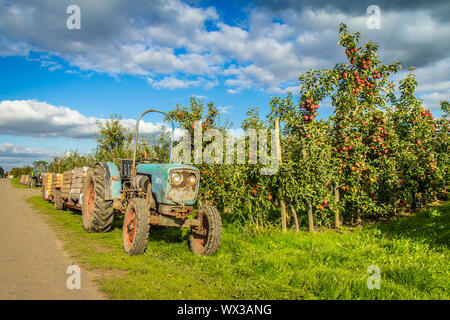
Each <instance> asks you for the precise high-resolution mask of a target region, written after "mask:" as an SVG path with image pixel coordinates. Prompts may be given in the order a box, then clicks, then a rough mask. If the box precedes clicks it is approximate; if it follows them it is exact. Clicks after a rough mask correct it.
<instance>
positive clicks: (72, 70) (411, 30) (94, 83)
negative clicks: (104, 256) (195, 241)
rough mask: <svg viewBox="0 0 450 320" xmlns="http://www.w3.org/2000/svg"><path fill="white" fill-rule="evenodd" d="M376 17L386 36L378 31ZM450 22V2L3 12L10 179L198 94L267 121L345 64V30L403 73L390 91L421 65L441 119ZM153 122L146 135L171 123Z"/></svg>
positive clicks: (21, 7)
mask: <svg viewBox="0 0 450 320" xmlns="http://www.w3.org/2000/svg"><path fill="white" fill-rule="evenodd" d="M72 5H76V6H78V8H79V9H80V15H79V18H80V19H79V20H73V19H74V17H75V16H74V11H72V10H68V8H69V9H70V6H72ZM370 5H377V6H378V8H379V18H380V20H379V21H380V25H379V28H369V27H368V24H367V21H368V19H369V18H371V17H372V18H373V17H374V14H375V13H374V12H373V11H369V12H368V7H369V6H370ZM449 18H450V1H446V0H445V1H439V0H434V1H415V0H391V1H364V0H362V1H355V0H347V1H340V0H335V1H325V0H316V1H307V0H305V1H303V0H264V1H259V0H253V1H236V0H228V1H200V0H192V1H181V0H167V1H139V0H96V1H91V0H78V1H76V0H69V1H66V0H36V1H31V0H0V167H3V168H4V169H7V170H8V169H10V168H11V167H21V166H23V165H27V164H32V162H33V161H34V160H36V159H44V160H45V159H52V158H53V157H54V156H60V155H62V154H64V153H65V152H66V151H68V150H78V151H79V152H80V153H85V152H89V151H91V150H92V149H93V148H94V147H95V142H94V140H93V134H94V132H95V130H96V121H97V120H99V121H104V119H107V118H109V116H110V114H111V113H116V114H120V115H121V116H122V118H123V120H122V124H123V125H124V126H125V127H127V128H130V129H132V128H133V127H134V125H135V121H136V118H137V117H138V116H139V114H140V113H141V112H142V111H144V110H146V109H148V108H156V109H160V110H163V111H169V110H171V109H173V108H174V107H175V106H176V105H177V104H180V105H183V106H188V105H189V100H190V97H192V96H195V97H196V98H198V99H202V100H203V101H204V102H205V103H206V102H209V101H212V102H214V103H215V105H216V107H218V108H219V110H221V112H222V113H223V117H224V118H226V119H228V120H229V121H230V122H231V123H233V125H232V128H233V129H234V130H237V129H238V128H239V127H240V125H241V123H242V120H243V119H244V118H245V114H246V112H247V110H248V108H249V107H258V108H259V110H260V113H261V116H265V115H266V114H267V113H268V112H269V101H270V100H271V97H272V96H281V97H284V96H285V95H286V94H287V92H292V93H293V95H294V97H296V96H298V92H299V87H298V77H299V75H300V74H301V73H304V72H306V71H308V70H310V69H322V68H330V67H333V66H334V65H335V64H336V63H339V62H344V61H345V56H344V52H343V50H342V48H339V46H338V45H337V41H338V32H337V30H338V26H339V24H340V23H341V22H343V23H345V24H347V25H348V26H349V28H350V31H351V32H356V31H359V32H361V33H362V39H361V40H362V42H364V41H368V40H372V41H374V42H375V43H376V44H378V45H379V46H380V47H379V54H380V56H381V59H382V61H383V62H384V63H385V64H389V63H392V62H394V61H400V62H401V63H402V66H403V68H402V71H401V72H399V73H398V74H397V75H395V76H394V80H396V81H398V80H400V79H402V78H403V77H404V76H405V75H406V73H407V72H408V67H411V66H414V67H416V68H417V70H416V74H417V80H418V82H419V87H418V88H417V94H418V96H419V97H420V98H421V99H422V100H423V102H424V104H425V106H426V107H427V108H429V109H430V110H431V111H432V112H433V114H434V115H436V116H439V115H440V114H441V113H440V110H439V101H440V100H449V98H450V95H449V91H450V73H449V70H450V19H449ZM76 21H79V28H77V27H78V26H77V25H76V24H75V22H76ZM68 22H69V27H70V28H69V27H68ZM73 26H75V27H76V28H73ZM331 113H332V108H331V107H330V106H327V105H326V104H325V105H323V106H321V108H320V109H319V117H321V118H325V119H326V118H327V117H328V116H329V115H330V114H331ZM144 120H145V121H144V123H143V124H142V126H141V131H142V132H143V133H144V134H145V133H154V132H158V130H160V128H161V123H162V120H163V118H162V116H161V115H156V116H155V114H151V115H150V116H146V118H145V119H144ZM236 132H238V131H236Z"/></svg>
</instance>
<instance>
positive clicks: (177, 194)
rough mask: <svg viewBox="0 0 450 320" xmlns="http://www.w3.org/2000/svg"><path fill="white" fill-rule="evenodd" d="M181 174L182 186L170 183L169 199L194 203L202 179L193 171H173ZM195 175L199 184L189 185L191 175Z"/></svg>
mask: <svg viewBox="0 0 450 320" xmlns="http://www.w3.org/2000/svg"><path fill="white" fill-rule="evenodd" d="M174 171H175V172H179V173H181V175H182V176H183V180H182V181H181V182H180V184H173V183H170V182H169V186H168V192H167V199H168V200H173V201H194V200H195V198H196V196H197V187H198V179H200V177H199V175H198V173H197V172H195V171H193V170H172V171H171V173H172V172H174ZM192 173H193V174H195V175H196V177H197V183H195V184H193V185H191V184H188V183H187V180H188V177H189V175H190V174H192Z"/></svg>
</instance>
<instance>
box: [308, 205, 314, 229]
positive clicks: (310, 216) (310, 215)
mask: <svg viewBox="0 0 450 320" xmlns="http://www.w3.org/2000/svg"><path fill="white" fill-rule="evenodd" d="M308 226H309V232H315V230H314V217H313V208H312V204H311V202H309V201H308Z"/></svg>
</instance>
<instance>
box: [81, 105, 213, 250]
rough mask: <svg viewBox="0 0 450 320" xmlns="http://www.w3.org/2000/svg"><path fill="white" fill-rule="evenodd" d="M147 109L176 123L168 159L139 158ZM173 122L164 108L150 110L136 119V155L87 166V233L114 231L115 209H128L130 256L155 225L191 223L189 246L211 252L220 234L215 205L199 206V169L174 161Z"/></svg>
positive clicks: (125, 236)
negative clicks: (140, 126)
mask: <svg viewBox="0 0 450 320" xmlns="http://www.w3.org/2000/svg"><path fill="white" fill-rule="evenodd" d="M149 112H159V113H162V114H164V115H165V116H166V117H167V118H168V119H169V120H170V121H171V124H172V135H171V144H170V146H171V150H170V161H169V162H170V163H161V162H160V161H159V160H158V159H140V160H137V159H136V152H137V145H138V136H139V122H140V120H141V118H142V117H143V116H144V115H145V114H146V113H149ZM174 127H175V126H174V123H173V120H172V119H170V117H169V116H168V115H167V114H166V113H165V112H162V111H158V110H153V109H150V110H147V111H145V112H143V113H142V114H141V115H140V116H139V118H138V120H137V123H136V132H135V137H134V154H133V159H132V160H122V162H121V166H120V170H119V168H117V166H116V165H115V164H114V163H112V162H99V163H97V164H95V165H94V166H92V167H90V168H89V169H88V171H87V174H86V178H85V181H84V186H83V201H82V202H83V204H82V221H83V228H84V229H85V230H86V231H87V232H107V231H109V230H111V228H112V223H113V220H114V214H115V213H122V214H124V219H123V228H122V233H123V237H122V238H123V239H122V241H123V249H124V250H125V252H126V253H128V254H130V255H135V254H142V253H144V251H145V250H146V247H147V240H148V237H149V232H151V229H152V227H154V226H165V227H177V228H191V234H190V236H189V246H190V248H191V250H192V251H193V252H194V253H197V254H201V255H211V254H213V253H215V252H216V251H217V249H218V248H219V246H220V241H221V237H222V220H221V216H220V214H219V212H218V211H217V209H216V208H215V207H214V206H211V205H209V204H206V203H202V204H199V205H198V206H196V202H197V196H198V185H199V181H200V172H199V170H198V169H197V168H196V167H193V166H190V165H185V164H175V163H172V149H173V142H174V141H173V139H174ZM194 209H195V210H194Z"/></svg>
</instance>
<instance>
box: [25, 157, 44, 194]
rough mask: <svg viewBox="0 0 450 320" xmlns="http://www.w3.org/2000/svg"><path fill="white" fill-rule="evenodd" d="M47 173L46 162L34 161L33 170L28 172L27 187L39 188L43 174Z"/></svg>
mask: <svg viewBox="0 0 450 320" xmlns="http://www.w3.org/2000/svg"><path fill="white" fill-rule="evenodd" d="M47 172H48V162H47V161H42V160H38V161H34V162H33V170H31V172H30V178H29V182H28V186H29V187H40V186H42V180H43V179H44V174H45V173H47Z"/></svg>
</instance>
